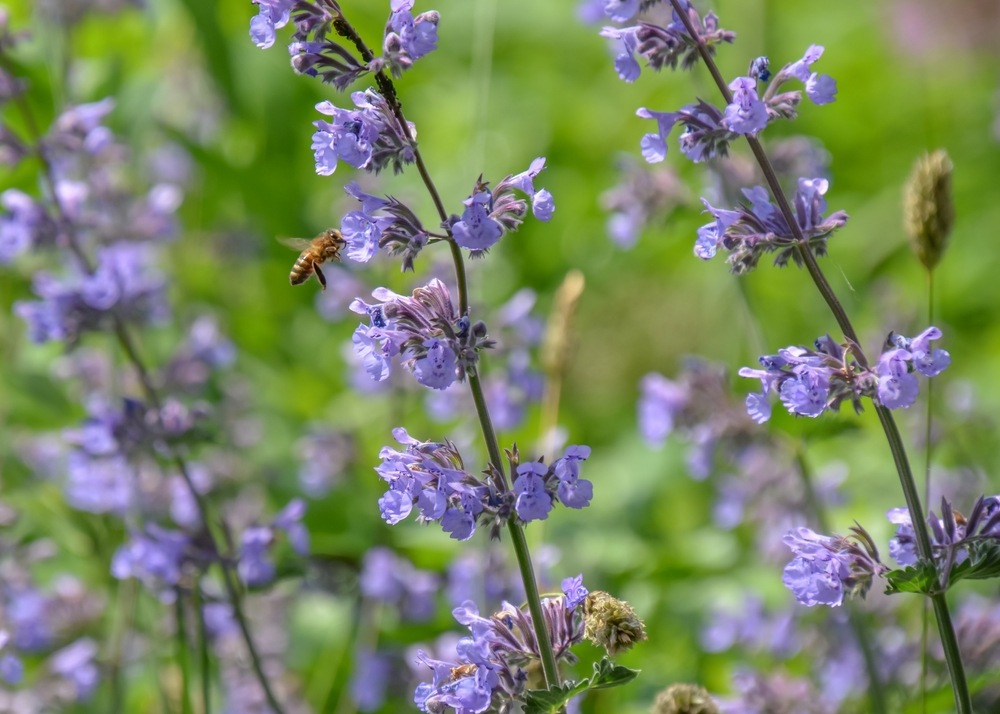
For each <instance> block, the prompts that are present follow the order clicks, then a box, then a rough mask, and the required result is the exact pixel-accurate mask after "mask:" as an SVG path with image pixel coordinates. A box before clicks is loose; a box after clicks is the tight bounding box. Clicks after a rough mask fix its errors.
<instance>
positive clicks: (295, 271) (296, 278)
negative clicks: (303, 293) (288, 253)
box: [288, 257, 313, 285]
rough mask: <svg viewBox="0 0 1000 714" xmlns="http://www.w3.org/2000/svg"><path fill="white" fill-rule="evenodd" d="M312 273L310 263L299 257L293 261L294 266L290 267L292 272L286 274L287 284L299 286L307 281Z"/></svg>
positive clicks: (306, 259)
mask: <svg viewBox="0 0 1000 714" xmlns="http://www.w3.org/2000/svg"><path fill="white" fill-rule="evenodd" d="M312 273H313V266H312V261H310V260H309V259H308V258H305V257H301V258H299V259H298V260H296V261H295V265H293V266H292V272H291V273H289V274H288V282H290V283H291V284H292V285H301V284H302V283H304V282H305V281H307V280H308V279H309V276H310V275H312Z"/></svg>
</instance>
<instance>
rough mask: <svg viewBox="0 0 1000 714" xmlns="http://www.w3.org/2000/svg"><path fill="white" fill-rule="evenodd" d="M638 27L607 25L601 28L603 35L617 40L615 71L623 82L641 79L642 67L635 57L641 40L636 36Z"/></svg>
mask: <svg viewBox="0 0 1000 714" xmlns="http://www.w3.org/2000/svg"><path fill="white" fill-rule="evenodd" d="M638 30H639V28H638V27H626V28H622V29H619V28H617V27H605V28H604V29H602V30H601V36H602V37H607V38H609V39H611V40H615V41H616V42H617V46H618V49H619V52H618V54H617V55H616V56H615V71H616V72H617V73H618V77H619V78H620V79H621V80H622V81H623V82H630V83H631V82H634V81H635V80H637V79H639V74H640V73H641V72H642V68H641V67H640V66H639V62H638V61H637V60H636V58H635V54H636V49H637V48H638V46H639V40H638V39H637V38H636V33H637V32H638Z"/></svg>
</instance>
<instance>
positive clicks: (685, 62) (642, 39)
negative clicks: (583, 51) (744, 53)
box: [601, 0, 736, 81]
mask: <svg viewBox="0 0 1000 714" xmlns="http://www.w3.org/2000/svg"><path fill="white" fill-rule="evenodd" d="M638 4H639V3H637V2H634V0H625V1H624V2H619V1H618V0H607V2H606V5H605V8H606V11H607V10H608V9H610V10H611V11H610V12H608V15H609V16H610V17H611V18H612V19H613V20H615V21H617V22H626V21H628V20H629V19H631V17H632V16H633V15H634V14H635V10H636V9H637V7H636V6H637V5H638ZM683 7H684V10H685V12H686V13H687V16H688V18H689V19H690V21H691V24H692V25H693V26H694V29H695V33H696V34H697V36H698V39H695V38H693V37H691V35H690V34H689V33H688V31H687V28H686V27H685V26H684V23H683V22H682V21H681V19H680V17H679V16H678V15H677V13H676V12H674V13H673V14H672V15H673V20H672V22H670V24H668V25H667V26H665V27H661V26H659V25H657V24H655V23H652V22H642V23H640V24H639V25H637V26H635V27H628V28H623V29H621V30H616V28H607V27H606V28H604V29H603V30H602V31H601V34H602V35H604V36H605V37H613V36H614V34H613V33H615V32H616V31H617V32H619V33H621V34H622V35H623V36H624V35H626V34H632V33H634V37H635V40H634V42H636V43H637V44H636V46H635V48H634V49H633V48H631V47H629V48H628V53H629V54H630V55H631V53H632V52H633V51H634V52H635V53H636V54H639V55H641V56H642V57H643V58H645V60H646V63H647V64H648V65H649V67H650V68H651V69H652V70H653V71H655V72H659V71H660V70H661V69H663V68H664V67H670V68H671V69H676V68H677V66H678V64H679V65H680V66H681V68H682V69H690V68H691V67H693V66H694V65H695V64H697V62H698V44H699V43H698V40H700V41H701V43H702V44H703V45H704V46H705V47H706V48H707V49H708V51H709V52H710V53H712V54H715V48H716V46H718V45H719V44H720V43H722V42H728V43H730V44H731V43H732V42H733V40H734V39H735V38H736V34H735V33H733V32H730V31H728V30H724V29H722V28H720V27H719V18H718V17H717V16H716V15H715V14H714V13H711V12H709V13H708V14H706V15H705V17H704V19H702V17H701V16H700V15H699V14H698V12H697V11H696V10H695V9H694V8H693V7H691V4H690V3H689V2H687V0H684V2H683ZM630 10H631V14H628V15H627V16H626V14H627V13H629V11H630ZM612 12H613V13H614V14H612ZM615 64H616V66H617V65H618V60H616V61H615ZM619 74H620V76H621V72H619ZM635 75H636V76H637V75H638V68H636V70H635ZM622 79H625V80H626V81H634V79H635V77H634V76H633V77H632V79H626V77H625V76H622Z"/></svg>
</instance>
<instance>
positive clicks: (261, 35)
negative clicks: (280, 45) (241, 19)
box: [250, 0, 295, 50]
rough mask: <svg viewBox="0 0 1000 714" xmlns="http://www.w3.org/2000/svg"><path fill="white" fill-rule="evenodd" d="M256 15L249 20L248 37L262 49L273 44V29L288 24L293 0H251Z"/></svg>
mask: <svg viewBox="0 0 1000 714" xmlns="http://www.w3.org/2000/svg"><path fill="white" fill-rule="evenodd" d="M252 2H253V3H254V4H256V5H257V8H258V10H257V15H256V17H254V18H253V19H252V20H250V39H251V40H253V43H254V44H255V45H257V47H259V48H260V49H262V50H266V49H267V48H268V47H270V46H271V45H273V44H274V39H275V31H276V30H278V29H280V28H282V27H284V26H285V25H287V24H288V19H289V16H290V14H291V9H292V5H294V4H295V0H252Z"/></svg>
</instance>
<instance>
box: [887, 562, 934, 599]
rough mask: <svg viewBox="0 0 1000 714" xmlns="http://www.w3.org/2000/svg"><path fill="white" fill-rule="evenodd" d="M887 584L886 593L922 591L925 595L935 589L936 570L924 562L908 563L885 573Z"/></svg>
mask: <svg viewBox="0 0 1000 714" xmlns="http://www.w3.org/2000/svg"><path fill="white" fill-rule="evenodd" d="M885 579H886V580H887V581H888V583H889V584H888V586H887V587H886V589H885V592H886V594H887V595H895V594H896V593H923V594H925V595H927V594H929V593H931V592H933V591H934V590H936V589H937V584H938V582H937V572H936V571H935V570H934V568H933V567H931V566H929V565H926V564H924V563H918V564H917V565H909V566H907V567H905V568H900V569H898V570H890V571H889V572H888V573H886V574H885Z"/></svg>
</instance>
